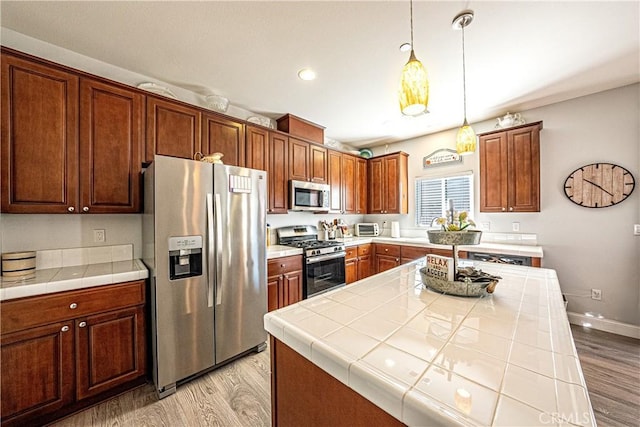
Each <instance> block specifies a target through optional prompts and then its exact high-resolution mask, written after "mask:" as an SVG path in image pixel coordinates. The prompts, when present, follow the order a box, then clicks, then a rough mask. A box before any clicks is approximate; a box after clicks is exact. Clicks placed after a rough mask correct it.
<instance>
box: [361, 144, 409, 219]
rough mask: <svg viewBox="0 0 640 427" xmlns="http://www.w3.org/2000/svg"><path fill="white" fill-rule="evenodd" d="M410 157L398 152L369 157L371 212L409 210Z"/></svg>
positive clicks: (404, 211) (404, 212)
mask: <svg viewBox="0 0 640 427" xmlns="http://www.w3.org/2000/svg"><path fill="white" fill-rule="evenodd" d="M408 157H409V155H408V154H407V153H403V152H398V153H393V154H387V155H384V156H380V157H374V158H372V159H369V213H372V214H373V213H378V214H387V213H389V214H390V213H394V214H406V213H408V212H409V200H408V195H407V191H408V189H407V187H408V176H407V173H408V172H407V163H408V162H407V160H408Z"/></svg>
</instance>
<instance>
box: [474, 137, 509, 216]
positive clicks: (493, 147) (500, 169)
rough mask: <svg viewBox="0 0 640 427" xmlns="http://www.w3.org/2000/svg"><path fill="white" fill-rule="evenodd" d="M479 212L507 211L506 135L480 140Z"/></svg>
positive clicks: (481, 138)
mask: <svg viewBox="0 0 640 427" xmlns="http://www.w3.org/2000/svg"><path fill="white" fill-rule="evenodd" d="M479 139H480V212H505V211H506V210H507V196H508V195H507V182H508V181H507V133H506V132H499V133H495V134H491V135H483V136H481V137H480V138H479Z"/></svg>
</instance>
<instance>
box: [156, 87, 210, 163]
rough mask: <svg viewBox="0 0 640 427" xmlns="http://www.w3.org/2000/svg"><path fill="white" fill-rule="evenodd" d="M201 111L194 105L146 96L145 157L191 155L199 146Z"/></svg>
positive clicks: (182, 156) (199, 148)
mask: <svg viewBox="0 0 640 427" xmlns="http://www.w3.org/2000/svg"><path fill="white" fill-rule="evenodd" d="M201 116H202V114H201V112H200V110H199V109H198V108H196V107H191V106H188V105H183V104H178V103H177V102H173V101H170V100H164V99H160V98H156V97H153V96H147V126H146V127H147V141H146V148H145V152H146V155H145V160H146V161H147V162H151V161H153V155H154V154H160V155H163V156H172V157H181V158H183V159H193V156H194V155H195V154H196V153H197V152H198V151H202V150H201V139H200V138H201V134H200V126H201V120H202V117H201Z"/></svg>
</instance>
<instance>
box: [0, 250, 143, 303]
mask: <svg viewBox="0 0 640 427" xmlns="http://www.w3.org/2000/svg"><path fill="white" fill-rule="evenodd" d="M147 277H149V271H148V270H147V268H146V267H145V265H144V264H143V263H142V261H140V260H138V259H129V260H124V261H113V262H102V263H95V264H85V265H73V266H66V267H56V268H46V269H41V270H36V277H34V278H32V279H26V280H20V279H18V280H16V279H13V278H12V279H5V278H3V279H2V282H0V301H5V300H10V299H14V298H22V297H30V296H35V295H43V294H50V293H54V292H62V291H70V290H74V289H81V288H90V287H93V286H101V285H109V284H112V283H120V282H129V281H132V280H141V279H146V278H147Z"/></svg>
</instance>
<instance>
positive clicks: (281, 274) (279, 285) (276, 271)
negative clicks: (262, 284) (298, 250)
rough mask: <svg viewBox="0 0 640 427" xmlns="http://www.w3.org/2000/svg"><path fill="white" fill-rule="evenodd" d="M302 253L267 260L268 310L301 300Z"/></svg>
mask: <svg viewBox="0 0 640 427" xmlns="http://www.w3.org/2000/svg"><path fill="white" fill-rule="evenodd" d="M302 274H303V273H302V255H294V256H288V257H281V258H273V259H270V260H268V261H267V298H268V302H267V304H268V307H267V308H268V310H269V311H272V310H276V309H278V308H282V307H286V306H287V305H290V304H295V303H297V302H298V301H301V300H302V282H303V276H302Z"/></svg>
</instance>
